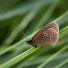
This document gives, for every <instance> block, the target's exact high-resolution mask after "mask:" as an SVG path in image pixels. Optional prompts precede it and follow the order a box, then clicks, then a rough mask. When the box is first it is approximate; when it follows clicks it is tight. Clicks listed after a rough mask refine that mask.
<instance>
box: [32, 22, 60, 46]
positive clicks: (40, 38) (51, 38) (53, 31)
mask: <svg viewBox="0 0 68 68" xmlns="http://www.w3.org/2000/svg"><path fill="white" fill-rule="evenodd" d="M58 37H59V26H58V24H57V23H51V24H48V25H47V26H44V27H43V28H42V29H41V30H40V31H39V32H38V33H37V34H36V35H35V36H34V37H33V38H32V42H33V45H34V44H35V45H37V46H43V45H45V44H50V45H51V44H52V45H54V44H56V43H57V41H58Z"/></svg>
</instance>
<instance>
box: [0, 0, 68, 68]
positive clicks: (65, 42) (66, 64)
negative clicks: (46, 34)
mask: <svg viewBox="0 0 68 68" xmlns="http://www.w3.org/2000/svg"><path fill="white" fill-rule="evenodd" d="M51 22H56V23H58V24H59V27H60V33H59V41H58V43H57V44H56V45H55V47H53V46H48V45H46V46H45V47H37V48H34V47H32V46H30V45H29V44H27V43H26V41H27V40H30V39H31V38H32V37H33V36H34V35H35V34H36V32H37V31H39V29H40V28H41V27H43V26H44V25H46V24H48V23H51ZM0 68H68V1H67V0H1V1H0Z"/></svg>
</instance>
